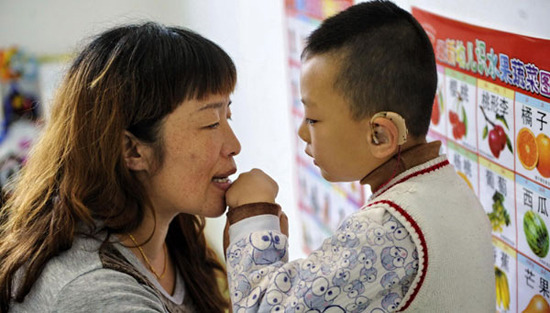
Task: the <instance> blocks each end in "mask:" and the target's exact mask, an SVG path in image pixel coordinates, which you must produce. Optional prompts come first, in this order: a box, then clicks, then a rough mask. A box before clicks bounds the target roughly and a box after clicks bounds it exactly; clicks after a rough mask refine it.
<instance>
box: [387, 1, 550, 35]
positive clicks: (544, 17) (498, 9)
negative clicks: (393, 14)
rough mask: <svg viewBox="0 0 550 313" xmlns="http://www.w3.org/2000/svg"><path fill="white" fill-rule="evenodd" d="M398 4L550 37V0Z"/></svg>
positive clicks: (401, 2)
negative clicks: (549, 14)
mask: <svg viewBox="0 0 550 313" xmlns="http://www.w3.org/2000/svg"><path fill="white" fill-rule="evenodd" d="M395 3H396V4H398V5H399V6H401V7H402V8H404V9H406V10H409V11H410V7H411V6H416V7H418V8H421V9H424V10H427V11H430V12H433V13H436V14H439V15H442V16H445V17H448V18H452V19H455V20H459V21H462V22H465V23H470V24H474V25H477V26H483V27H487V28H492V29H497V30H501V31H506V32H510V33H516V34H521V35H525V36H531V37H538V38H546V39H550V19H549V18H548V13H550V1H548V0H526V1H517V0H461V1H440V0H395Z"/></svg>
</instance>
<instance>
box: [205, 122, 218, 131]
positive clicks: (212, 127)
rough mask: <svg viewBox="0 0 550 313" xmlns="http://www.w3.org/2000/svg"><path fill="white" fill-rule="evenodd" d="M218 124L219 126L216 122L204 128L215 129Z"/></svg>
mask: <svg viewBox="0 0 550 313" xmlns="http://www.w3.org/2000/svg"><path fill="white" fill-rule="evenodd" d="M218 126H220V122H217V123H214V124H211V125H208V126H206V127H205V128H209V129H216V128H218Z"/></svg>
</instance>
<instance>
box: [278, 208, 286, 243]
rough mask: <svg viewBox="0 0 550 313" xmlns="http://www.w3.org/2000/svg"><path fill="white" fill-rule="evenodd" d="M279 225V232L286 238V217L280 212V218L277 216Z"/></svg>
mask: <svg viewBox="0 0 550 313" xmlns="http://www.w3.org/2000/svg"><path fill="white" fill-rule="evenodd" d="M279 223H280V226H281V232H282V233H283V234H285V235H286V236H287V237H288V217H287V216H286V214H285V212H283V211H281V216H279Z"/></svg>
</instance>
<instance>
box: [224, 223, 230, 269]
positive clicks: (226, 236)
mask: <svg viewBox="0 0 550 313" xmlns="http://www.w3.org/2000/svg"><path fill="white" fill-rule="evenodd" d="M227 247H229V221H228V220H226V221H225V227H224V228H223V256H224V257H225V260H226V261H227Z"/></svg>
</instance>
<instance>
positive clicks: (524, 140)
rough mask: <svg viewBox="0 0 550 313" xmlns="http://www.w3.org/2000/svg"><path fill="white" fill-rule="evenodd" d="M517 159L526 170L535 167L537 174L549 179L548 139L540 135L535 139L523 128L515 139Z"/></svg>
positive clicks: (549, 147)
mask: <svg viewBox="0 0 550 313" xmlns="http://www.w3.org/2000/svg"><path fill="white" fill-rule="evenodd" d="M516 144H517V147H518V148H517V149H518V153H517V154H518V159H519V161H520V163H521V165H522V166H523V167H524V168H525V169H526V170H533V169H535V167H536V168H537V171H538V172H539V174H540V175H541V176H543V177H545V178H549V177H550V138H549V137H548V136H547V135H546V134H544V133H540V134H538V135H537V136H536V137H535V135H534V134H533V132H532V131H531V130H530V129H529V128H527V127H523V128H522V129H520V131H519V132H518V135H517V138H516Z"/></svg>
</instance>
